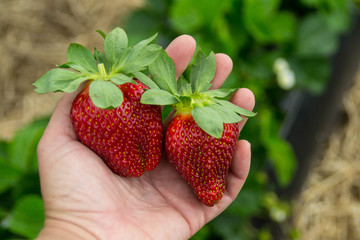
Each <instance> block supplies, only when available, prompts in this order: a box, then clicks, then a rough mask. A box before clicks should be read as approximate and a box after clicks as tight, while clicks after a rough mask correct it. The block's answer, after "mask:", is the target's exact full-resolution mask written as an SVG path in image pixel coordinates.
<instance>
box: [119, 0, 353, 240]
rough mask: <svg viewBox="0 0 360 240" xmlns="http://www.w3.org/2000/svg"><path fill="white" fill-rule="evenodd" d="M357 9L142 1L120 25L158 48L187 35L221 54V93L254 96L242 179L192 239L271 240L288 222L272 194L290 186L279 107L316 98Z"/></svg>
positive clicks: (288, 150)
mask: <svg viewBox="0 0 360 240" xmlns="http://www.w3.org/2000/svg"><path fill="white" fill-rule="evenodd" d="M358 3H359V1H352V0H295V1H294V0H212V1H208V0H196V1H194V0H147V1H146V4H145V6H144V7H143V8H141V9H139V10H138V11H136V12H135V13H133V14H132V15H131V16H130V17H129V18H128V19H127V22H126V26H125V28H126V31H127V33H128V34H129V39H130V40H132V41H134V42H136V41H138V40H140V39H143V38H144V37H147V36H151V35H152V34H153V33H154V32H158V33H159V36H158V44H160V45H162V46H164V47H165V46H167V45H168V44H169V43H170V41H171V40H173V39H174V38H176V37H177V36H179V35H181V34H189V35H192V36H193V37H194V38H195V39H196V41H197V44H198V48H199V49H200V48H201V49H202V50H203V51H205V52H209V51H211V50H212V51H215V52H222V53H226V54H228V55H229V56H230V57H231V58H232V60H233V62H234V68H233V72H232V74H231V75H230V76H229V78H228V80H227V81H226V82H225V84H224V86H223V87H235V88H239V87H247V88H249V89H251V90H252V91H253V92H254V94H255V98H256V107H255V111H256V112H258V116H256V117H255V118H252V119H250V120H249V121H248V122H247V125H246V126H245V128H244V129H243V131H242V133H241V138H244V139H247V140H249V141H250V142H251V144H252V151H253V156H252V166H251V170H250V174H249V177H248V179H247V181H246V183H245V186H244V188H243V190H242V191H241V193H240V194H239V196H238V198H237V199H236V200H235V202H234V203H233V204H232V205H231V206H230V207H229V208H228V209H227V210H226V211H225V212H224V213H223V214H221V215H220V216H219V217H217V218H216V219H214V220H213V221H212V222H210V223H209V224H208V225H207V226H206V227H205V228H203V229H202V230H201V231H200V232H199V233H198V234H196V235H195V236H194V237H193V239H200V240H201V239H272V234H271V226H273V225H274V224H277V223H282V222H284V221H286V220H287V219H289V216H290V214H291V212H290V202H288V201H287V200H286V199H279V198H278V197H277V196H276V195H275V193H274V192H275V191H276V190H277V189H279V188H282V187H286V186H287V185H288V184H289V183H290V182H291V180H292V177H293V175H294V172H295V170H296V157H295V154H294V152H293V150H292V147H291V146H290V144H289V143H288V142H286V141H285V140H284V139H283V138H282V137H281V136H280V135H279V132H280V129H281V126H282V123H283V122H284V119H285V116H286V109H284V108H283V107H282V106H283V105H284V104H283V103H284V101H286V100H287V97H288V95H289V94H291V93H292V92H309V93H311V94H314V95H316V94H321V93H322V92H323V90H324V89H325V87H326V84H327V80H328V78H329V76H330V74H331V57H332V56H333V55H334V53H336V51H337V50H338V47H339V43H340V37H341V36H342V35H343V34H346V32H347V31H348V30H349V29H350V27H351V24H352V22H353V17H354V14H355V13H357V12H356V11H357V9H356V4H358ZM185 74H187V73H185ZM269 173H270V174H269ZM270 176H271V177H270ZM284 231H285V232H286V233H285V234H286V235H288V238H292V239H295V238H296V236H298V233H297V231H296V229H291V228H288V229H285V230H284Z"/></svg>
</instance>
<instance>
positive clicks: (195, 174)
mask: <svg viewBox="0 0 360 240" xmlns="http://www.w3.org/2000/svg"><path fill="white" fill-rule="evenodd" d="M238 135H239V124H238V123H233V124H224V132H223V134H222V136H221V138H219V139H217V138H215V137H213V136H210V135H209V134H207V133H206V132H204V131H203V130H202V129H201V128H200V127H199V125H197V124H196V122H195V121H194V118H193V117H192V116H191V114H187V115H185V114H179V115H177V116H176V117H174V118H173V119H172V120H171V122H170V124H169V126H168V127H167V130H166V135H165V151H166V156H167V157H168V159H169V161H170V163H171V164H172V165H173V166H174V167H175V169H176V170H177V171H178V172H179V173H180V174H181V176H182V177H183V178H184V179H185V181H186V182H188V183H189V184H190V185H191V187H192V188H193V189H194V191H195V193H196V194H197V196H198V198H199V199H200V201H201V202H202V203H204V204H206V205H208V206H212V205H214V203H216V202H218V201H219V200H220V199H221V197H222V196H223V194H224V192H225V175H226V173H227V172H228V170H229V167H230V163H231V159H232V156H233V153H234V150H235V144H236V141H237V139H238Z"/></svg>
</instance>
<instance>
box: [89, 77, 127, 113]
mask: <svg viewBox="0 0 360 240" xmlns="http://www.w3.org/2000/svg"><path fill="white" fill-rule="evenodd" d="M89 95H90V98H91V100H92V102H93V103H94V105H95V106H96V107H98V108H102V109H111V108H117V107H119V106H120V105H121V104H122V102H123V100H124V96H123V93H122V91H121V90H120V89H119V88H118V87H117V86H116V85H115V84H113V83H112V82H110V81H101V80H99V81H93V82H92V83H91V84H90V87H89Z"/></svg>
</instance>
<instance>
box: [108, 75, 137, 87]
mask: <svg viewBox="0 0 360 240" xmlns="http://www.w3.org/2000/svg"><path fill="white" fill-rule="evenodd" d="M110 80H111V81H112V82H113V83H115V84H116V85H121V84H124V83H133V84H136V82H135V81H134V80H133V79H132V78H131V77H129V76H127V75H125V74H122V73H116V74H114V75H111V76H110Z"/></svg>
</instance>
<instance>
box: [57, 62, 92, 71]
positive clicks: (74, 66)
mask: <svg viewBox="0 0 360 240" xmlns="http://www.w3.org/2000/svg"><path fill="white" fill-rule="evenodd" d="M57 67H59V68H72V69H74V70H76V71H78V72H82V73H85V72H87V70H86V68H84V67H83V66H81V65H79V64H77V63H75V62H67V63H64V64H61V65H58V66H57Z"/></svg>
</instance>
